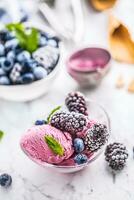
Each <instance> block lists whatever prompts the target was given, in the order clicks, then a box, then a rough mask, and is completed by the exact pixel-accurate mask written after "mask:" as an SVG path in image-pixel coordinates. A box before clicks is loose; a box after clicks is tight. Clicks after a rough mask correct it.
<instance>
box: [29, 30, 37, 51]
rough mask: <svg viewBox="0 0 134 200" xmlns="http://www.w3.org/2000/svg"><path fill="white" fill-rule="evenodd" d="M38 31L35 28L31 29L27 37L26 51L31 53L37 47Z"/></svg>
mask: <svg viewBox="0 0 134 200" xmlns="http://www.w3.org/2000/svg"><path fill="white" fill-rule="evenodd" d="M38 38H39V35H38V31H37V30H36V29H35V28H32V29H31V33H30V34H29V35H28V36H27V50H28V51H29V52H33V51H35V50H36V49H37V47H38Z"/></svg>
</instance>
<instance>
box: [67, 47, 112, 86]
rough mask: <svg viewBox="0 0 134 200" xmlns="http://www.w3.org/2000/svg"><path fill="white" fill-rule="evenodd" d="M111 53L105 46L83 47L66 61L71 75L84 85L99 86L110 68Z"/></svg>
mask: <svg viewBox="0 0 134 200" xmlns="http://www.w3.org/2000/svg"><path fill="white" fill-rule="evenodd" d="M110 61H111V55H110V52H109V51H108V50H106V49H104V48H99V47H83V48H79V49H76V50H75V51H73V52H72V53H71V54H70V56H69V58H68V59H67V62H66V67H67V71H68V73H69V75H70V76H71V77H72V78H73V79H75V81H77V82H78V83H79V84H80V86H82V87H93V86H97V85H98V84H99V83H100V81H101V80H102V79H103V77H104V76H105V75H106V73H107V72H108V70H109V68H110Z"/></svg>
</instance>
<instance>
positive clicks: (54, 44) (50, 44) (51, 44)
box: [47, 39, 58, 47]
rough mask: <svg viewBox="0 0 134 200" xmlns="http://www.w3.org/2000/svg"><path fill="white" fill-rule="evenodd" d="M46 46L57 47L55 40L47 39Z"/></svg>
mask: <svg viewBox="0 0 134 200" xmlns="http://www.w3.org/2000/svg"><path fill="white" fill-rule="evenodd" d="M47 44H48V45H49V46H52V47H57V46H58V44H57V42H56V40H54V39H49V40H48V42H47Z"/></svg>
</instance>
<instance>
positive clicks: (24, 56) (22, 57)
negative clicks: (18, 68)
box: [16, 51, 31, 63]
mask: <svg viewBox="0 0 134 200" xmlns="http://www.w3.org/2000/svg"><path fill="white" fill-rule="evenodd" d="M30 58H31V55H30V53H29V52H28V51H22V52H21V53H19V54H18V55H17V58H16V59H17V61H18V62H20V63H23V62H24V60H28V59H30Z"/></svg>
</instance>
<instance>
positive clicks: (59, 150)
mask: <svg viewBox="0 0 134 200" xmlns="http://www.w3.org/2000/svg"><path fill="white" fill-rule="evenodd" d="M45 141H46V143H47V145H48V146H49V148H50V149H51V150H52V151H53V152H54V153H55V154H57V155H60V156H63V154H64V148H63V147H62V145H61V144H60V143H59V142H58V141H57V140H56V139H55V138H54V137H52V136H50V135H45Z"/></svg>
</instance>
